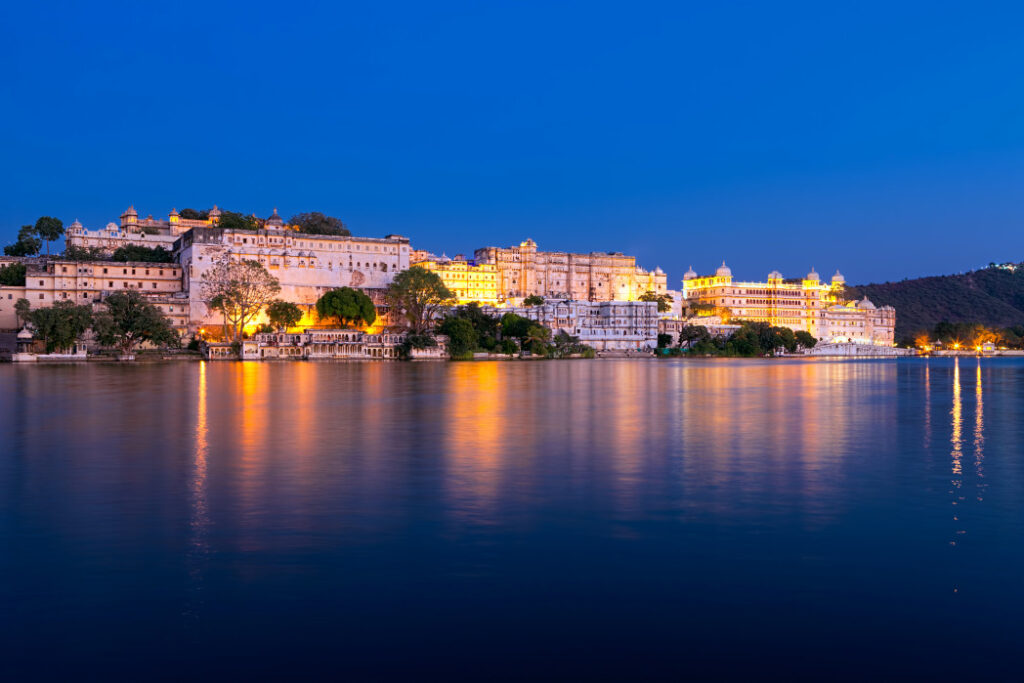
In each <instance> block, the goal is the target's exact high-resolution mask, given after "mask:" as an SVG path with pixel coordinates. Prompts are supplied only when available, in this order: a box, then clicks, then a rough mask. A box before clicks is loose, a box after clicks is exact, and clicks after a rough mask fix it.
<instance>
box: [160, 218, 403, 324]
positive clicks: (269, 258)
mask: <svg viewBox="0 0 1024 683" xmlns="http://www.w3.org/2000/svg"><path fill="white" fill-rule="evenodd" d="M175 250H176V251H175V253H176V256H177V259H178V262H179V263H180V264H181V268H182V274H183V279H182V286H183V289H184V290H185V291H186V292H187V293H188V299H189V305H190V307H191V310H190V317H191V321H192V326H193V328H196V329H198V328H199V327H200V326H204V325H208V324H219V323H220V322H221V320H220V315H219V314H218V313H213V312H211V311H209V310H207V307H206V303H205V302H204V301H203V299H202V285H201V283H202V279H203V275H204V274H205V273H206V272H207V271H208V270H210V269H211V268H212V267H214V266H215V265H217V264H218V263H222V262H231V261H234V262H239V261H257V262H259V263H260V264H262V265H263V266H264V267H265V268H266V269H267V270H268V271H269V272H270V274H271V275H273V276H274V277H275V278H277V280H278V282H280V284H281V293H280V295H279V297H280V298H281V299H283V300H285V301H290V302H292V303H296V304H300V305H305V306H307V307H308V306H312V305H313V304H315V303H316V301H317V299H319V298H320V297H321V296H322V295H323V294H325V293H326V292H328V291H330V290H331V289H335V288H337V287H354V288H359V289H366V290H380V289H383V288H385V287H387V286H388V285H389V284H390V283H391V281H392V280H393V279H394V277H395V275H396V274H398V273H400V272H401V271H403V270H407V269H408V268H409V255H410V248H409V240H408V238H406V237H402V236H400V235H388V236H386V237H383V238H374V237H353V236H348V235H346V236H340V235H308V234H305V233H300V232H297V231H295V230H293V229H290V228H286V227H285V225H284V222H283V221H282V220H281V218H280V217H279V216H277V213H276V212H275V213H274V215H273V216H271V217H270V218H268V219H267V220H266V221H265V223H264V227H263V228H262V229H259V230H234V229H224V228H218V227H216V226H209V227H194V228H192V229H190V230H189V231H187V232H185V233H184V234H183V235H182V236H181V237H180V238H179V239H178V241H177V243H176V245H175ZM259 322H262V321H261V320H257V321H253V324H254V325H255V324H257V323H259Z"/></svg>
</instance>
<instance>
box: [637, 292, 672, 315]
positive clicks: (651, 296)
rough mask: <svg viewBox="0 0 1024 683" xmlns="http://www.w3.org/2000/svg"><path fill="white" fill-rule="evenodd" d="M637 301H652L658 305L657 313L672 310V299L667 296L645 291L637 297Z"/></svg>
mask: <svg viewBox="0 0 1024 683" xmlns="http://www.w3.org/2000/svg"><path fill="white" fill-rule="evenodd" d="M638 300H639V301H654V302H657V304H658V313H668V312H669V311H671V310H672V297H671V296H670V295H668V294H655V293H654V292H652V291H651V290H647V291H646V292H644V293H643V294H641V295H640V296H639V297H638Z"/></svg>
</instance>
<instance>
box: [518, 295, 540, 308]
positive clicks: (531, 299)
mask: <svg viewBox="0 0 1024 683" xmlns="http://www.w3.org/2000/svg"><path fill="white" fill-rule="evenodd" d="M543 305H544V297H542V296H540V295H538V294H531V295H530V296H528V297H526V298H525V299H523V306H526V307H530V306H543Z"/></svg>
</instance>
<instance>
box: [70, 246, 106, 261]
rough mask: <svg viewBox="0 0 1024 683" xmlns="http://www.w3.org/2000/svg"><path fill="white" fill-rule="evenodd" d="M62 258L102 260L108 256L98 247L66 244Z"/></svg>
mask: <svg viewBox="0 0 1024 683" xmlns="http://www.w3.org/2000/svg"><path fill="white" fill-rule="evenodd" d="M64 258H66V259H68V260H69V261H102V260H103V259H106V258H110V257H109V256H107V254H106V253H104V251H103V250H102V249H100V248H99V247H77V246H75V245H73V244H68V245H65V247H64Z"/></svg>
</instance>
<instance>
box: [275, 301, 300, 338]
mask: <svg viewBox="0 0 1024 683" xmlns="http://www.w3.org/2000/svg"><path fill="white" fill-rule="evenodd" d="M267 318H268V319H269V320H270V324H271V325H272V326H273V327H275V328H277V329H279V330H287V329H288V328H289V327H295V326H296V325H298V324H299V321H300V320H302V309H301V308H299V307H298V306H297V305H295V304H293V303H292V302H290V301H281V300H280V299H278V300H277V301H271V302H270V305H269V306H267Z"/></svg>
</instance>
